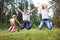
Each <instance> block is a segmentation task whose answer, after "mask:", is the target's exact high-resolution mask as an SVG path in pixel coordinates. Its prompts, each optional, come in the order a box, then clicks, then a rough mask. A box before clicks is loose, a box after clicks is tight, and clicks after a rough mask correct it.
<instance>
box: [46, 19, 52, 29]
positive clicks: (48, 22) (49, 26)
mask: <svg viewBox="0 0 60 40" xmlns="http://www.w3.org/2000/svg"><path fill="white" fill-rule="evenodd" d="M45 23H46V25H47V27H48V29H49V30H51V29H52V26H51V24H50V20H49V19H48V20H46V21H45Z"/></svg>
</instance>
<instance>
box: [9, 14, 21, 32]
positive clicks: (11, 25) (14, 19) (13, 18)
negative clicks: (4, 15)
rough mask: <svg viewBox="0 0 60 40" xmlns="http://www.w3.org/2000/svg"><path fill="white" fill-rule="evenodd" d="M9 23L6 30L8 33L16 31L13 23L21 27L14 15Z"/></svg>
mask: <svg viewBox="0 0 60 40" xmlns="http://www.w3.org/2000/svg"><path fill="white" fill-rule="evenodd" d="M9 21H10V28H9V29H8V31H11V32H14V31H15V30H16V24H15V22H17V23H18V24H19V26H20V25H21V24H20V23H19V21H18V20H17V16H16V15H13V16H12V18H11V19H10V20H9ZM18 31H19V30H18Z"/></svg>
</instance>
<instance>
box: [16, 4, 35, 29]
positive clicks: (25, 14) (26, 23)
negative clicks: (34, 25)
mask: <svg viewBox="0 0 60 40" xmlns="http://www.w3.org/2000/svg"><path fill="white" fill-rule="evenodd" d="M16 8H17V10H18V11H19V12H21V13H22V19H23V22H22V25H21V29H23V28H25V27H26V29H27V30H29V29H31V26H30V13H31V12H33V11H34V10H35V9H36V8H34V9H33V10H31V11H30V12H28V11H27V10H26V9H24V11H21V10H20V9H19V8H18V6H17V5H16Z"/></svg>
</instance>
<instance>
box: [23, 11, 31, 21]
mask: <svg viewBox="0 0 60 40" xmlns="http://www.w3.org/2000/svg"><path fill="white" fill-rule="evenodd" d="M22 19H23V20H28V21H30V12H27V13H24V12H23V13H22Z"/></svg>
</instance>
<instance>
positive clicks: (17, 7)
mask: <svg viewBox="0 0 60 40" xmlns="http://www.w3.org/2000/svg"><path fill="white" fill-rule="evenodd" d="M16 8H17V10H18V11H19V12H21V13H23V11H21V9H19V7H18V6H17V5H16Z"/></svg>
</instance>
